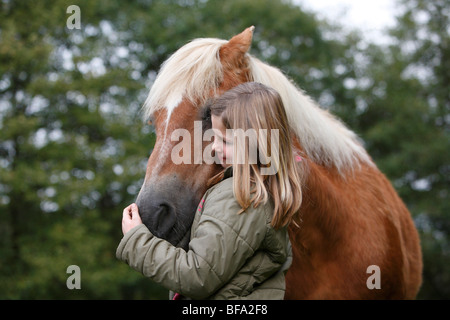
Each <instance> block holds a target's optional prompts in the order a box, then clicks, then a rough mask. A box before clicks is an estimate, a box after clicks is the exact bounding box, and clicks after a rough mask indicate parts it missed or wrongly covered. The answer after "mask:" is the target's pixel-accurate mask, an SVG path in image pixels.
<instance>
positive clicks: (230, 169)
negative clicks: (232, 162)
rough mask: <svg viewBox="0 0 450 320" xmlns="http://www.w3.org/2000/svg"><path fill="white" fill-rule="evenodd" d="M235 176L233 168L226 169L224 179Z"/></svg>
mask: <svg viewBox="0 0 450 320" xmlns="http://www.w3.org/2000/svg"><path fill="white" fill-rule="evenodd" d="M232 176H233V166H229V167H228V168H226V169H225V171H224V173H223V179H222V180H225V179H227V178H230V177H232Z"/></svg>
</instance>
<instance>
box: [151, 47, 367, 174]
mask: <svg viewBox="0 0 450 320" xmlns="http://www.w3.org/2000/svg"><path fill="white" fill-rule="evenodd" d="M225 43H227V41H226V40H220V39H210V38H208V39H204V38H201V39H196V40H193V41H192V42H190V43H188V44H186V45H185V46H183V47H181V48H180V49H179V50H178V51H176V52H175V53H174V54H173V55H172V56H171V57H170V58H169V59H168V60H166V61H165V62H164V63H163V65H162V67H161V70H160V72H159V74H158V76H157V78H156V80H155V82H154V84H153V86H152V88H151V90H150V93H149V95H148V97H147V99H146V101H145V103H144V106H143V111H144V116H145V117H146V118H148V117H149V116H151V115H152V114H153V112H155V111H156V110H159V109H161V108H166V109H167V111H168V112H167V114H168V116H167V119H169V118H170V114H171V113H172V112H173V110H174V109H175V108H176V106H177V105H178V104H179V103H180V102H181V100H182V99H183V98H187V99H189V100H190V101H192V102H194V103H198V106H201V105H203V102H204V101H205V100H206V99H207V98H208V97H210V95H211V92H212V93H213V94H214V95H215V94H216V91H215V90H216V89H217V88H218V87H219V85H220V83H221V81H222V80H223V71H222V65H221V62H220V57H219V50H220V47H221V46H222V45H223V44H225ZM247 57H248V61H249V67H250V72H251V77H252V80H253V81H256V82H260V83H262V84H265V85H267V86H270V87H272V88H274V89H275V90H277V91H278V92H279V94H280V95H281V98H282V100H283V103H284V106H285V109H286V114H287V116H288V118H289V124H290V126H291V128H292V130H293V131H294V132H295V134H296V136H297V137H298V139H299V141H300V144H301V146H302V148H303V149H304V151H305V152H306V154H307V155H308V157H310V158H311V159H312V160H314V161H315V162H317V163H320V164H323V165H325V166H335V167H336V168H337V169H338V170H339V171H340V172H342V171H343V169H351V168H354V167H356V166H358V165H359V164H360V163H361V162H365V163H368V164H373V163H372V161H371V159H370V157H369V155H368V154H367V152H366V151H365V149H364V148H363V147H362V145H361V143H360V142H359V141H358V137H357V136H356V134H355V133H354V132H352V131H351V130H349V129H348V128H346V126H345V125H344V124H343V123H342V122H341V121H339V120H338V119H337V118H336V117H334V116H333V115H331V114H330V113H329V112H328V111H326V110H323V109H321V108H320V107H319V106H318V105H317V104H316V103H315V102H314V101H313V100H312V99H311V98H310V97H308V96H307V95H306V94H305V93H304V92H303V91H302V90H300V89H299V88H297V86H296V85H295V84H294V83H293V82H292V81H291V80H289V79H288V78H287V77H286V76H285V75H284V74H283V73H282V72H281V71H280V70H279V69H277V68H275V67H272V66H269V65H267V64H265V63H263V62H262V61H260V60H258V59H257V58H255V57H253V56H251V55H250V54H247Z"/></svg>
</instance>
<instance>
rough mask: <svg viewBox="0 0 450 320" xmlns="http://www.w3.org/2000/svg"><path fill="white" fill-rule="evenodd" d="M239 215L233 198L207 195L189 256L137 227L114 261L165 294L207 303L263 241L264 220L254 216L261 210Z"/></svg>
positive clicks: (130, 232)
mask: <svg viewBox="0 0 450 320" xmlns="http://www.w3.org/2000/svg"><path fill="white" fill-rule="evenodd" d="M239 209H240V206H239V204H238V203H237V201H236V200H235V199H234V197H233V196H232V195H231V197H230V195H229V194H228V195H225V194H223V193H221V194H218V195H217V194H214V193H211V194H210V195H209V196H208V197H207V198H206V201H205V203H204V211H203V214H202V216H201V218H200V221H199V225H198V227H197V229H196V231H195V233H194V236H193V238H192V239H191V241H190V243H189V250H188V251H184V250H183V249H181V248H177V247H174V246H173V245H172V244H170V243H169V242H167V241H165V240H163V239H160V238H157V237H155V236H154V235H153V234H151V233H150V231H149V230H148V229H147V228H146V227H145V226H144V225H140V226H137V227H135V228H134V229H132V230H130V231H129V232H128V233H127V234H125V236H124V238H123V239H122V241H121V242H120V244H119V247H118V248H117V252H116V256H117V258H118V259H120V260H123V261H125V262H126V263H128V264H129V265H130V266H131V267H132V268H134V269H135V270H137V271H138V272H141V273H142V274H144V275H145V276H146V277H149V278H151V279H152V280H154V281H155V282H157V283H159V284H161V285H162V286H164V287H166V288H167V289H170V290H172V291H175V292H178V293H180V294H182V295H185V296H187V297H190V298H193V299H204V298H207V297H209V296H210V295H212V294H213V293H214V292H215V291H217V290H218V289H219V288H220V287H222V286H223V285H224V284H225V283H227V282H228V281H229V280H230V279H231V278H232V277H233V275H234V274H235V273H236V272H237V271H238V270H239V269H240V268H241V267H242V265H243V264H244V263H245V261H246V260H247V259H248V258H249V257H251V256H252V255H253V254H254V252H255V251H256V250H257V249H258V248H259V246H260V245H261V243H262V241H263V239H264V236H265V232H266V218H265V214H264V212H258V211H261V210H264V206H260V207H259V208H256V209H255V208H249V209H248V210H247V211H248V212H244V213H242V214H240V215H238V214H237V212H238V211H239Z"/></svg>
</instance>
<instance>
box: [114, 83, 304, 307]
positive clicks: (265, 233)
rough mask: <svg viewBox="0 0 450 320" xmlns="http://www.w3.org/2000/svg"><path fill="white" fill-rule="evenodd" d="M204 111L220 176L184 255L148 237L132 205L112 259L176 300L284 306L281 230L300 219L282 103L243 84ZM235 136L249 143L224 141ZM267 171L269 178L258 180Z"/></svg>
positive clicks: (287, 256)
mask: <svg viewBox="0 0 450 320" xmlns="http://www.w3.org/2000/svg"><path fill="white" fill-rule="evenodd" d="M208 108H210V112H211V122H212V129H213V130H214V134H215V135H214V144H213V147H212V149H213V150H214V151H215V154H216V157H217V158H218V159H219V161H220V162H221V164H222V166H223V167H224V170H223V171H222V172H220V173H219V174H218V175H216V176H215V177H213V178H211V179H210V181H209V184H210V185H213V186H212V187H210V188H209V189H208V190H207V191H206V193H205V194H204V196H203V198H202V200H201V202H200V204H199V207H198V211H197V213H196V216H195V218H194V222H193V224H192V228H191V240H190V242H189V250H188V251H184V250H183V249H181V248H176V247H174V246H172V245H171V244H170V243H169V242H167V241H165V240H163V239H159V238H156V237H155V236H153V235H152V234H151V233H150V231H149V230H148V229H147V228H146V227H145V226H144V225H143V224H142V221H141V219H140V217H139V212H138V208H137V206H136V204H132V205H130V206H128V207H127V208H125V210H124V211H123V220H122V230H123V233H124V237H123V239H122V241H121V242H120V244H119V247H118V248H117V252H116V255H117V258H118V259H120V260H123V261H125V262H127V263H128V264H129V265H130V266H131V267H133V268H134V269H136V270H137V271H139V272H141V273H143V274H144V275H145V276H147V277H149V278H151V279H153V280H154V281H156V282H158V283H160V284H161V285H163V286H165V287H166V288H168V289H170V290H173V291H174V292H177V294H176V295H175V297H176V298H179V297H189V298H193V299H283V298H284V292H285V273H286V271H287V269H288V267H289V266H290V264H291V247H290V243H289V238H288V233H287V226H288V224H289V223H290V222H291V221H293V218H294V216H295V215H296V213H297V212H298V211H299V208H300V204H301V186H300V181H299V178H298V177H299V175H298V173H297V170H298V168H297V166H296V163H295V161H294V155H293V152H292V148H291V133H290V129H289V125H288V120H287V117H286V113H285V110H284V107H283V103H282V101H281V97H280V96H279V94H278V93H277V92H276V91H275V90H273V89H271V88H268V87H267V86H264V85H262V84H260V83H255V82H251V83H244V84H241V85H239V86H237V87H235V88H233V89H231V90H229V91H227V92H225V93H224V94H223V95H222V96H220V97H219V98H218V99H216V100H215V101H213V102H212V103H211V104H210V105H209V106H208ZM227 129H228V130H227ZM235 129H243V130H242V131H241V132H254V133H255V135H254V136H256V139H250V136H249V143H248V144H246V143H245V137H244V143H242V141H240V139H237V135H236V134H231V133H236V130H235ZM261 129H265V131H266V134H264V135H263V134H260V133H261V132H262V130H261ZM249 130H250V131H249ZM274 133H276V134H277V135H278V141H275V139H272V135H273V134H274ZM269 137H270V139H269ZM241 140H242V139H241ZM274 141H275V142H274ZM255 144H256V146H255ZM252 150H253V151H254V150H257V151H258V152H257V154H256V155H255V154H254V152H253V155H252V154H250V151H252ZM269 150H270V153H271V155H270V157H269ZM274 155H275V156H274ZM252 156H253V161H250V159H249V158H251V157H252ZM230 164H232V165H230ZM268 167H272V169H273V170H272V171H271V172H272V173H273V174H262V172H263V169H267V168H268Z"/></svg>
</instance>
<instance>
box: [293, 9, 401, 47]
mask: <svg viewBox="0 0 450 320" xmlns="http://www.w3.org/2000/svg"><path fill="white" fill-rule="evenodd" d="M294 2H295V3H298V4H300V5H301V6H302V7H304V8H305V9H308V10H311V11H313V12H316V13H317V15H318V17H319V18H326V19H328V20H330V21H332V22H337V23H338V24H341V25H344V26H348V27H351V28H356V29H358V30H360V31H362V32H363V35H364V37H365V38H366V40H369V41H370V42H376V43H384V42H385V41H387V36H386V32H385V31H384V29H386V28H388V27H393V26H394V25H395V14H396V13H397V9H396V0H294Z"/></svg>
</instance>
